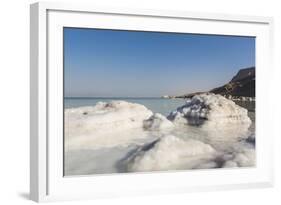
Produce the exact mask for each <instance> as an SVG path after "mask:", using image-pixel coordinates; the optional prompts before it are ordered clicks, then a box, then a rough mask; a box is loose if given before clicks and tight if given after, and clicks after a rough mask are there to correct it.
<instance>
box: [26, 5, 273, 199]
mask: <svg viewBox="0 0 281 205" xmlns="http://www.w3.org/2000/svg"><path fill="white" fill-rule="evenodd" d="M65 26H68V27H85V28H89V27H90V28H110V29H126V30H143V31H167V32H186V33H201V34H223V35H246V36H255V37H256V73H257V84H256V90H257V95H256V99H257V105H256V106H257V107H256V110H257V115H256V116H257V117H256V126H257V129H256V131H257V142H256V150H257V154H256V157H257V165H256V167H254V168H241V169H214V170H199V171H176V172H156V173H130V174H112V175H92V176H83V177H79V176H78V177H64V176H63V168H62V166H63V164H62V160H63V158H62V156H63V136H62V133H63V132H62V115H63V114H62V113H63V110H62V109H63V107H62V102H63V100H62V99H63V98H62V96H63V91H62V79H63V77H62V74H63V73H62V65H63V60H62V56H63V52H62V41H63V36H62V35H61V34H62V28H63V27H65ZM272 29H273V19H272V18H270V17H257V16H241V15H226V14H212V13H196V12H185V11H157V10H141V9H125V8H98V7H95V5H89V4H86V5H85V4H71V3H54V2H53V3H46V2H40V3H35V4H32V5H31V12H30V56H31V58H30V65H31V83H30V89H31V96H30V102H31V104H30V108H31V109H30V110H31V111H30V112H31V113H30V115H31V128H30V130H31V134H30V198H31V199H32V200H34V201H37V202H40V201H53V200H71V199H84V198H85V199H86V198H87V199H89V198H99V197H114V196H129V195H141V194H159V193H174V192H188V191H206V190H225V189H236V188H253V187H270V186H272V185H273V160H272V158H273V153H272V152H273V151H272V150H273V133H272V131H271V129H270V126H271V125H270V124H271V123H270V121H271V120H270V119H272V113H270V112H267V110H266V109H263V108H265V107H269V106H270V101H269V99H270V96H269V92H268V90H269V89H270V87H269V86H270V78H269V74H270V73H271V70H272V65H271V62H272V59H271V56H272V53H271V52H272V45H273V42H272V41H273V37H272V33H273V32H272ZM265 85H269V86H265ZM262 119H267V120H262Z"/></svg>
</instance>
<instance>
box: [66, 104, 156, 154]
mask: <svg viewBox="0 0 281 205" xmlns="http://www.w3.org/2000/svg"><path fill="white" fill-rule="evenodd" d="M152 114H153V113H152V112H151V111H150V110H149V109H147V108H146V107H145V106H143V105H140V104H136V103H129V102H126V101H112V102H109V103H105V102H99V103H97V104H96V105H95V106H92V107H90V106H89V107H79V108H71V109H66V110H65V136H66V138H67V139H66V140H65V142H66V149H68V148H71V149H75V148H79V149H81V148H93V147H99V146H118V145H122V144H123V145H124V144H127V143H129V142H132V140H134V138H138V137H145V134H144V133H143V122H144V121H145V120H147V119H148V118H149V117H150V116H151V115H152Z"/></svg>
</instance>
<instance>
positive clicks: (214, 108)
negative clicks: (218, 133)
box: [168, 93, 251, 129]
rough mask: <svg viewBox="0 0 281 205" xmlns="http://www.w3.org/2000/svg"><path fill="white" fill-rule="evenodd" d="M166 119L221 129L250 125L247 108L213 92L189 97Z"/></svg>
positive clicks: (176, 122)
mask: <svg viewBox="0 0 281 205" xmlns="http://www.w3.org/2000/svg"><path fill="white" fill-rule="evenodd" d="M168 119H169V120H171V121H173V122H174V123H175V124H189V125H196V126H199V125H204V126H211V127H217V128H223V129H224V128H225V127H226V126H227V125H230V126H231V124H240V125H243V126H244V127H246V128H248V127H249V126H250V125H251V120H250V118H249V117H248V111H247V109H245V108H242V107H240V106H239V105H236V104H235V103H234V102H233V101H232V100H228V99H226V98H225V97H223V96H221V95H215V94H213V93H206V94H200V95H195V96H194V97H192V98H189V99H188V100H187V101H186V104H185V105H183V106H181V107H179V108H177V110H176V111H173V112H171V113H170V114H169V116H168Z"/></svg>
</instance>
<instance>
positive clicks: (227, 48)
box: [64, 28, 255, 98]
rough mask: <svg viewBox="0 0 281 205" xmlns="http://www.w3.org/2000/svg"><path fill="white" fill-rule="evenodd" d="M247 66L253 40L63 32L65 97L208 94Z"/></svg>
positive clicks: (252, 59)
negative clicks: (200, 92) (201, 92)
mask: <svg viewBox="0 0 281 205" xmlns="http://www.w3.org/2000/svg"><path fill="white" fill-rule="evenodd" d="M252 66H255V38H254V37H241V36H219V35H203V34H177V33H159V32H142V31H119V30H118V31H117V30H103V29H78V28H64V94H65V97H77V98H79V97H80V98H83V97H84V98H91V97H96V98H97V97H100V98H114V97H115V98H118V97H119V98H120V97H123V98H126V97H132V98H141V97H161V96H163V95H181V94H186V93H189V92H197V91H208V90H210V89H212V88H214V87H217V86H221V85H223V84H225V83H227V82H228V81H230V80H231V78H232V77H233V76H234V75H235V74H236V73H237V72H238V71H239V70H240V69H242V68H246V67H252Z"/></svg>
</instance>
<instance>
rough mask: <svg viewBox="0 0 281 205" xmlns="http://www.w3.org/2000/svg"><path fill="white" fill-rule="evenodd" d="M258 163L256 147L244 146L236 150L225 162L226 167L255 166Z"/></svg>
mask: <svg viewBox="0 0 281 205" xmlns="http://www.w3.org/2000/svg"><path fill="white" fill-rule="evenodd" d="M255 163H256V151H255V149H254V148H245V147H244V148H243V149H242V150H239V151H236V152H234V153H233V154H232V155H231V157H229V159H228V160H226V161H225V162H224V165H223V167H224V168H232V167H253V166H255Z"/></svg>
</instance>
